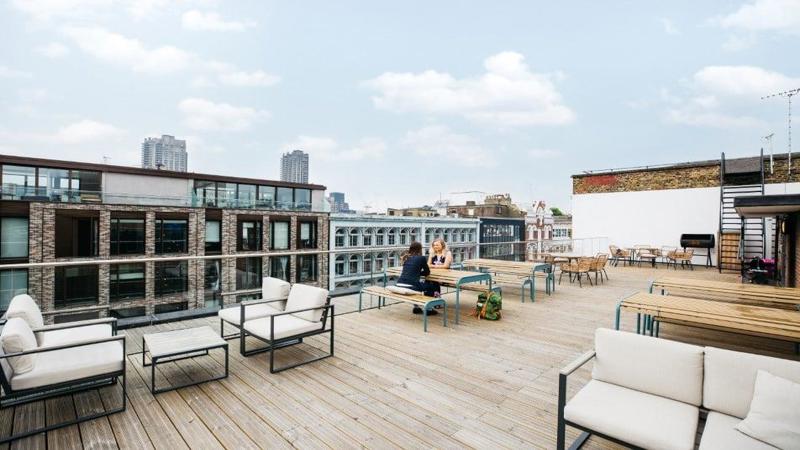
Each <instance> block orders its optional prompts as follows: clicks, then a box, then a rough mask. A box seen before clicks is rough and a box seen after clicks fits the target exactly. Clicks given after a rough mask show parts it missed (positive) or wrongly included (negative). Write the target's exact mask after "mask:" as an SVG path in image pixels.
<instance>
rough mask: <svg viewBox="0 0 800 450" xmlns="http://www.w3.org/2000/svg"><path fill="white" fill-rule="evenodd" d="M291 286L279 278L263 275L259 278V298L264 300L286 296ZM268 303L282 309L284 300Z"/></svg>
mask: <svg viewBox="0 0 800 450" xmlns="http://www.w3.org/2000/svg"><path fill="white" fill-rule="evenodd" d="M291 288H292V285H291V284H289V283H288V282H287V281H284V280H281V279H280V278H272V277H264V279H263V280H261V298H263V299H264V300H273V299H277V298H286V297H288V296H289V290H290V289H291ZM270 305H271V306H273V307H276V308H278V309H283V307H284V305H285V302H274V303H270Z"/></svg>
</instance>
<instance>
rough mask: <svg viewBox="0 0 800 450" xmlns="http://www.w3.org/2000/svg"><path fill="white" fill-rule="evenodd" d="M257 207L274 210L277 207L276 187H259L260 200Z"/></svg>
mask: <svg viewBox="0 0 800 450" xmlns="http://www.w3.org/2000/svg"><path fill="white" fill-rule="evenodd" d="M256 205H258V207H260V208H274V207H275V187H274V186H259V187H258V200H257V201H256Z"/></svg>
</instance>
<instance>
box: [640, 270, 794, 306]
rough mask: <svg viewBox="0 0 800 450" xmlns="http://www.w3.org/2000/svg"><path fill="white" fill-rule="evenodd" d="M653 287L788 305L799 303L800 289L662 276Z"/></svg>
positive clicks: (689, 294) (692, 294) (686, 293)
mask: <svg viewBox="0 0 800 450" xmlns="http://www.w3.org/2000/svg"><path fill="white" fill-rule="evenodd" d="M653 288H654V289H656V288H661V289H675V290H679V291H680V292H681V294H680V295H686V296H689V297H693V296H695V295H698V294H706V295H713V294H718V295H723V296H724V295H733V296H735V297H734V298H733V299H732V300H741V301H754V302H756V303H765V304H770V303H772V304H776V305H783V306H787V305H788V306H790V307H793V306H795V305H798V304H800V289H798V288H787V287H778V286H767V285H763V284H750V283H731V282H728V281H716V280H699V279H690V278H677V277H662V278H658V279H656V280H654V281H653ZM684 291H685V292H684Z"/></svg>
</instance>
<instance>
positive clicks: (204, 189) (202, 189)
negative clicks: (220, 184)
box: [194, 180, 217, 207]
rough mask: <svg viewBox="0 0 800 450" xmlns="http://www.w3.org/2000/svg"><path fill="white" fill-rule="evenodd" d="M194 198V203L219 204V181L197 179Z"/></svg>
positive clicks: (201, 204)
mask: <svg viewBox="0 0 800 450" xmlns="http://www.w3.org/2000/svg"><path fill="white" fill-rule="evenodd" d="M194 198H195V202H194V203H195V204H196V205H198V206H212V207H213V206H217V183H215V182H213V181H203V180H195V181H194Z"/></svg>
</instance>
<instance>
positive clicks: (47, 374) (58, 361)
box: [11, 341, 123, 390]
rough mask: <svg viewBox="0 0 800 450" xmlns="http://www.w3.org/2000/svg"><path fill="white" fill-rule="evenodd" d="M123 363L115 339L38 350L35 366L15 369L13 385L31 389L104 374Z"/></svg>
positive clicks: (120, 351) (13, 387) (119, 348)
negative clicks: (56, 348) (28, 369)
mask: <svg viewBox="0 0 800 450" xmlns="http://www.w3.org/2000/svg"><path fill="white" fill-rule="evenodd" d="M122 364H123V355H122V343H120V342H116V341H115V342H104V343H102V344H95V345H85V346H81V347H74V348H67V349H63V350H54V351H52V352H44V353H38V354H36V367H35V368H34V369H33V370H31V371H30V372H27V373H24V374H17V373H15V374H14V377H13V378H11V388H12V389H15V390H18V389H30V388H35V387H40V386H47V385H50V384H54V383H62V382H65V381H71V380H78V379H81V378H86V377H91V376H94V375H103V374H107V373H111V372H114V371H119V370H122V367H123V365H122Z"/></svg>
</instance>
